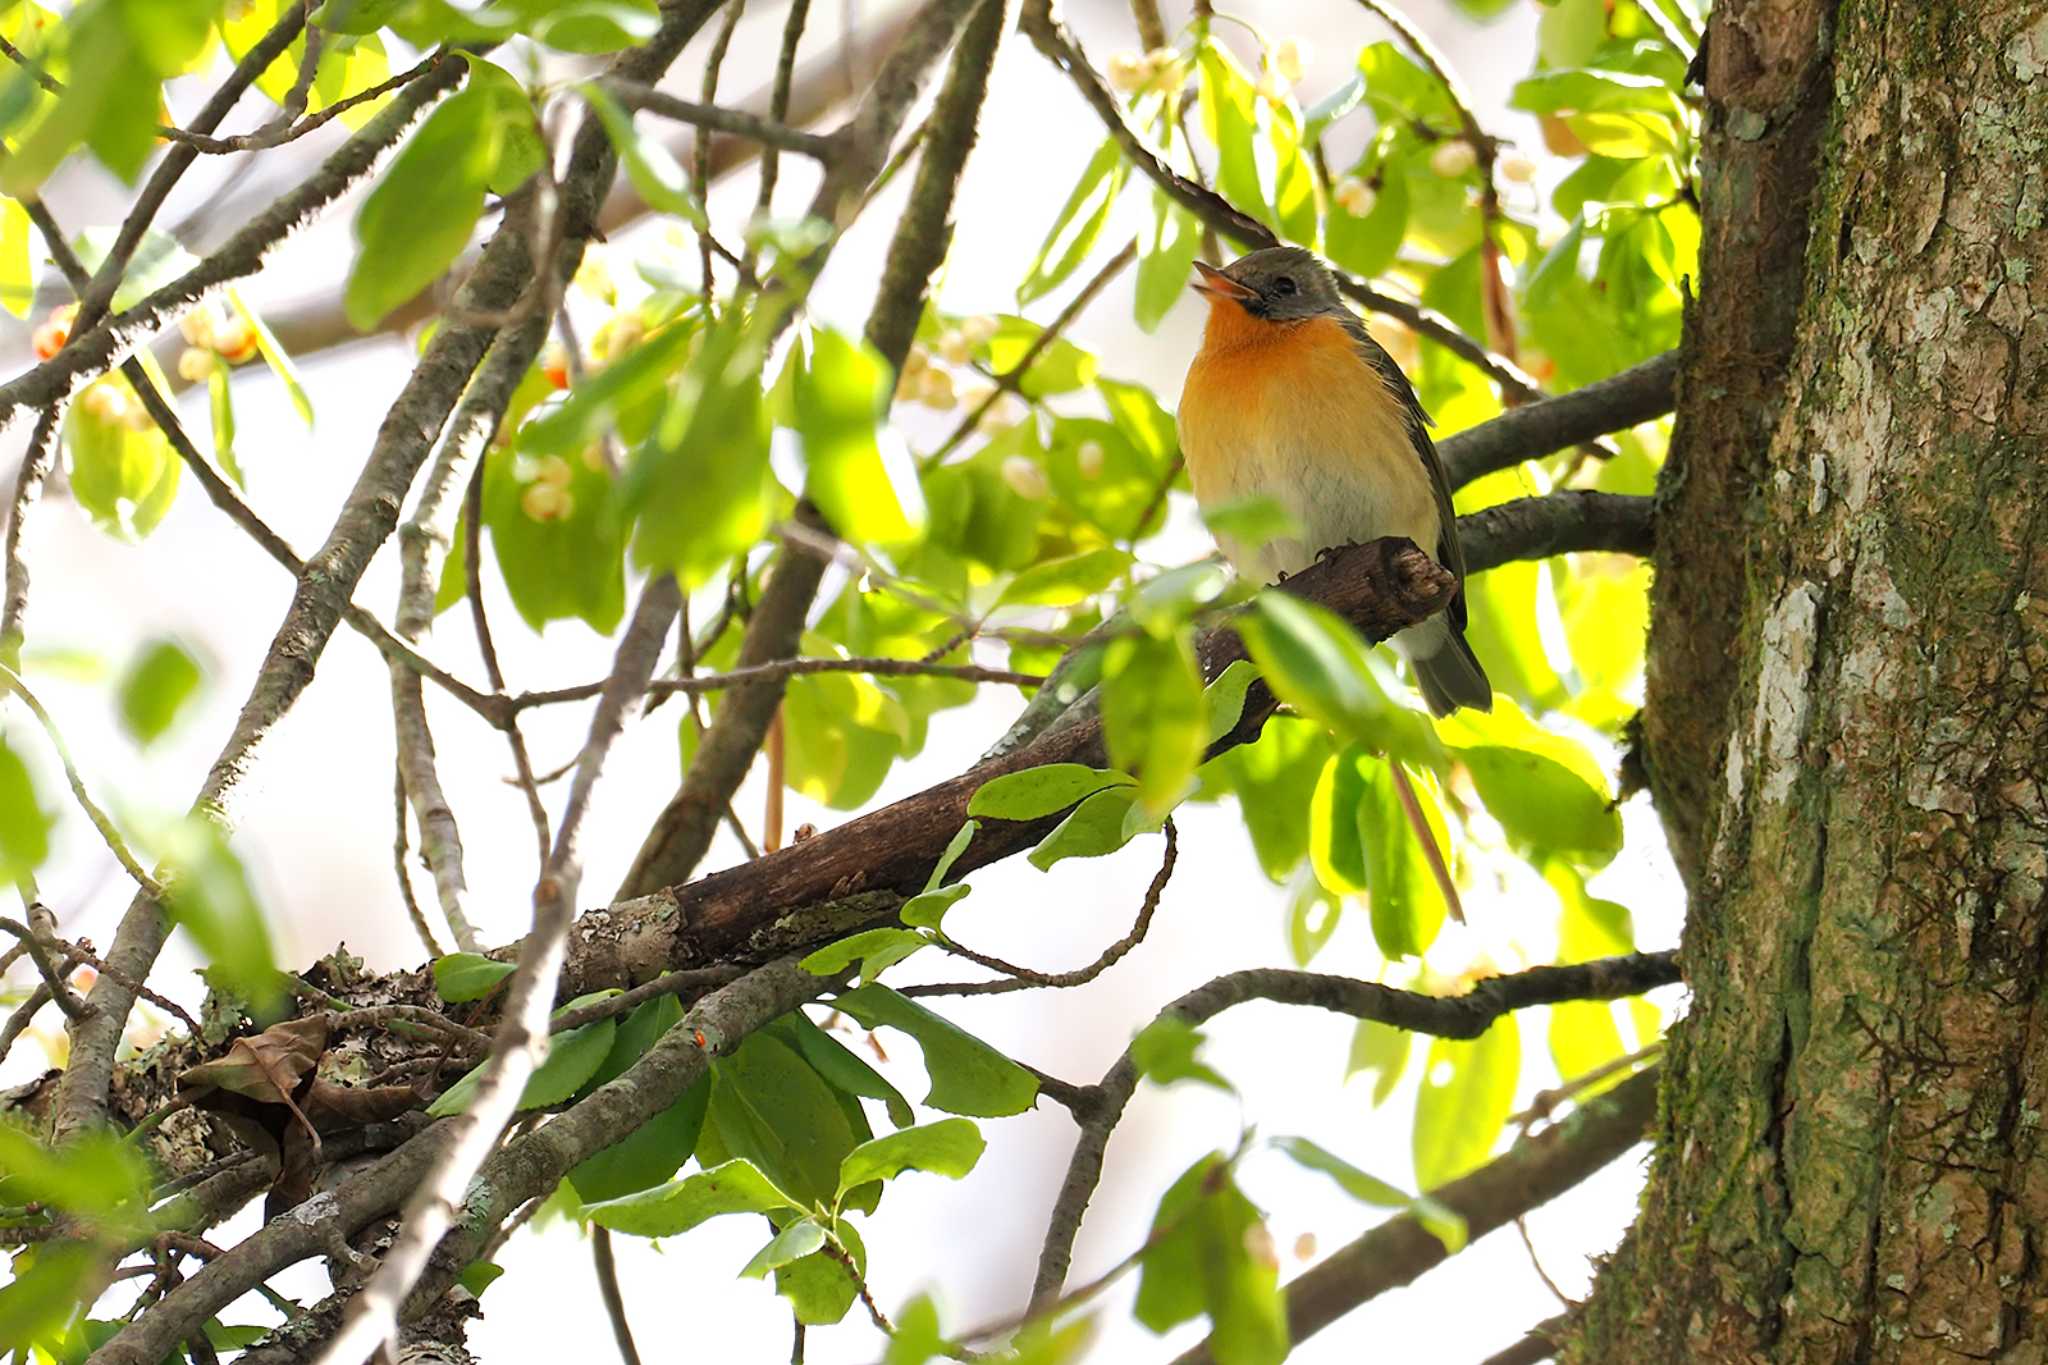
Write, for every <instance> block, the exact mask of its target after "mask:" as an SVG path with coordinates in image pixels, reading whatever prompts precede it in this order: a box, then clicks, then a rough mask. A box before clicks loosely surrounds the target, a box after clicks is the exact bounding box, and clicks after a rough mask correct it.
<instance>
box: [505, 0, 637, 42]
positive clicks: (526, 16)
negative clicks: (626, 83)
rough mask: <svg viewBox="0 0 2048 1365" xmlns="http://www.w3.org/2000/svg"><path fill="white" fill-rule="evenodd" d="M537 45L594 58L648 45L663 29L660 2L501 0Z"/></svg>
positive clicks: (635, 0) (624, 0) (634, 0)
mask: <svg viewBox="0 0 2048 1365" xmlns="http://www.w3.org/2000/svg"><path fill="white" fill-rule="evenodd" d="M501 3H505V4H506V5H507V6H508V8H510V9H512V10H513V11H514V12H516V13H517V14H518V15H519V17H520V22H521V28H522V30H523V31H524V32H525V33H526V34H527V35H528V36H529V37H531V38H532V39H533V40H534V41H535V42H538V43H543V44H545V45H546V46H548V47H551V48H554V49H555V50H556V51H558V52H575V53H579V54H585V55H591V54H596V53H603V52H616V51H618V50H619V49H620V48H622V47H631V46H632V45H633V44H635V43H644V42H646V41H647V40H648V39H649V38H652V37H653V36H654V34H655V31H656V30H657V29H659V28H660V26H661V11H660V9H659V8H658V7H657V5H656V0H566V2H565V0H501Z"/></svg>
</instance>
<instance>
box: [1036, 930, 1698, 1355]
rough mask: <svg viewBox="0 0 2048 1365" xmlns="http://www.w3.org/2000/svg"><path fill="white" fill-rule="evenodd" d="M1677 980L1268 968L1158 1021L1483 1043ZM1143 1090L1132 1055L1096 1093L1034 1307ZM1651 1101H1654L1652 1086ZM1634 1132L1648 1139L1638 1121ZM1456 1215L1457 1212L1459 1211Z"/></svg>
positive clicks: (1658, 962) (1602, 968)
mask: <svg viewBox="0 0 2048 1365" xmlns="http://www.w3.org/2000/svg"><path fill="white" fill-rule="evenodd" d="M1676 980H1678V955H1677V954H1676V953H1639V954H1637V955H1635V956H1633V957H1612V958H1604V959H1601V960H1599V961H1596V962H1585V963H1580V964H1579V965H1577V966H1573V967H1532V968H1530V969H1529V970H1528V971H1524V972H1516V973H1514V974H1513V975H1511V976H1496V977H1489V978H1488V979H1486V980H1484V981H1481V982H1479V983H1478V984H1477V985H1475V986H1474V987H1473V988H1472V989H1471V990H1470V991H1468V992H1466V993H1465V994H1464V995H1456V996H1447V997H1439V996H1429V995H1422V994H1420V993H1418V992H1415V991H1403V990H1396V989H1394V988H1393V987H1391V986H1382V985H1379V984H1378V983H1376V982H1371V981H1355V980H1352V979H1351V978H1349V977H1341V976H1325V975H1322V974H1320V973H1316V972H1297V971H1282V970H1280V969H1277V968H1263V967H1261V968H1252V969H1250V970H1247V971H1241V972H1232V973H1230V974H1229V975H1228V976H1219V977H1217V978H1216V979H1215V980H1214V981H1211V982H1209V983H1208V984H1207V985H1205V986H1198V987H1196V988H1195V989H1194V990H1192V991H1189V992H1188V993H1187V994H1186V995H1183V996H1182V997H1181V998H1180V999H1178V1000H1176V1001H1174V1002H1173V1003H1172V1004H1171V1005H1168V1006H1167V1007H1166V1008H1165V1009H1163V1010H1161V1011H1160V1018H1162V1019H1163V1018H1167V1017H1169V1016H1171V1017H1175V1018H1179V1019H1182V1020H1185V1021H1186V1022H1187V1023H1190V1024H1200V1023H1202V1022H1203V1021H1205V1020H1207V1019H1211V1018H1214V1017H1215V1016H1216V1015H1218V1014H1221V1013H1222V1012H1223V1011H1224V1010H1227V1009H1230V1008H1232V1007H1233V1006H1236V1005H1242V1004H1244V1003H1245V1002H1247V1001H1250V1000H1271V1001H1274V1002H1276V1003H1278V1004H1283V1005H1311V1006H1314V1007H1316V1008H1318V1009H1326V1010H1330V1011H1333V1012H1335V1013H1337V1014H1348V1015H1350V1016H1352V1017H1353V1018H1357V1019H1371V1020H1375V1021H1377V1022H1379V1023H1382V1024H1387V1025H1390V1026H1391V1027H1394V1028H1398V1029H1406V1030H1408V1031H1409V1032H1412V1033H1426V1034H1429V1035H1431V1036H1433V1037H1437V1038H1477V1037H1478V1036H1479V1035H1480V1034H1482V1033H1484V1032H1486V1030H1487V1029H1488V1028H1489V1027H1490V1026H1491V1025H1492V1024H1493V1021H1494V1020H1496V1019H1498V1018H1500V1016H1502V1015H1503V1014H1507V1013H1509V1012H1511V1011H1513V1010H1518V1009H1527V1008H1528V1007H1529V1006H1531V1005H1554V1004H1557V1003H1559V1002H1560V1001H1565V1000H1619V999H1623V998H1625V997H1627V996H1631V995H1640V994H1642V993H1643V992H1644V991H1647V990H1650V989H1653V988H1654V987H1657V986H1664V985H1669V984H1670V983H1672V982H1674V981H1676ZM1629 1083H1630V1084H1632V1083H1633V1082H1629ZM1137 1088H1138V1064H1137V1062H1136V1060H1135V1059H1134V1057H1133V1055H1132V1052H1131V1050H1130V1049H1129V1048H1126V1049H1125V1051H1124V1054H1123V1056H1121V1057H1119V1058H1118V1059H1117V1060H1116V1063H1115V1065H1113V1066H1111V1067H1110V1069H1109V1070H1108V1071H1107V1072H1106V1073H1104V1075H1103V1077H1102V1080H1101V1082H1100V1083H1099V1084H1098V1085H1097V1086H1096V1087H1095V1102H1094V1104H1093V1105H1092V1106H1091V1107H1090V1109H1089V1110H1088V1112H1087V1115H1086V1117H1085V1118H1083V1119H1082V1121H1081V1134H1080V1137H1079V1138H1078V1139H1077V1140H1076V1141H1075V1144H1074V1155H1073V1156H1072V1158H1070V1159H1069V1161H1068V1163H1067V1175H1066V1179H1065V1180H1064V1181H1063V1182H1062V1183H1061V1185H1060V1192H1059V1195H1058V1197H1057V1198H1056V1199H1055V1200H1054V1202H1053V1210H1052V1217H1051V1219H1050V1223H1049V1226H1048V1228H1047V1230H1046V1234H1045V1244H1044V1246H1043V1248H1041V1250H1040V1252H1039V1256H1038V1278H1037V1281H1036V1283H1035V1284H1034V1285H1033V1287H1032V1290H1031V1302H1032V1305H1033V1307H1034V1308H1036V1307H1038V1306H1041V1305H1043V1304H1047V1303H1050V1302H1052V1301H1053V1300H1054V1299H1056V1298H1058V1297H1059V1293H1060V1288H1061V1286H1063V1285H1064V1284H1065V1283H1066V1279H1067V1267H1068V1265H1069V1264H1070V1263H1071V1261H1072V1259H1073V1252H1074V1237H1075V1235H1076V1234H1078V1233H1079V1232H1080V1230H1081V1218H1082V1215H1084V1214H1085V1213H1086V1212H1087V1210H1088V1201H1089V1200H1090V1199H1092V1198H1093V1197H1094V1195H1095V1187H1096V1184H1097V1183H1098V1182H1099V1181H1100V1180H1101V1179H1102V1158H1103V1154H1104V1153H1105V1152H1106V1151H1107V1150H1108V1148H1109V1137H1110V1134H1111V1132H1112V1131H1114V1130H1115V1128H1116V1125H1117V1123H1118V1121H1119V1120H1121V1119H1122V1118H1123V1114H1124V1108H1125V1106H1126V1105H1128V1104H1129V1103H1130V1102H1131V1096H1132V1095H1133V1094H1134V1093H1136V1091H1137ZM1650 1094H1651V1095H1653V1096H1654V1094H1655V1090H1654V1085H1653V1086H1652V1089H1651V1091H1650ZM1553 1131H1556V1130H1553ZM1636 1131H1637V1132H1638V1133H1640V1131H1641V1123H1640V1122H1638V1123H1637V1126H1636ZM1546 1136H1548V1135H1547V1134H1546ZM1631 1141H1633V1139H1631ZM1470 1178H1471V1177H1467V1179H1470ZM1455 1188H1456V1184H1455V1183H1454V1184H1453V1185H1451V1186H1446V1187H1445V1189H1446V1191H1448V1190H1453V1189H1455ZM1431 1193H1433V1194H1441V1193H1443V1192H1440V1191H1432V1192H1431ZM1546 1197H1548V1196H1546ZM1538 1202H1541V1201H1538ZM1453 1207H1458V1206H1457V1205H1455V1204H1454V1205H1453ZM1460 1211H1461V1212H1462V1211H1463V1210H1462V1209H1461V1210H1460ZM1513 1216H1514V1213H1513V1212H1512V1211H1510V1212H1508V1213H1506V1214H1504V1215H1503V1216H1502V1221H1506V1219H1508V1218H1512V1217H1513ZM1397 1221H1398V1220H1397ZM1390 1226H1391V1225H1390ZM1488 1226H1493V1225H1491V1224H1489V1225H1488ZM1418 1231H1419V1225H1418ZM1480 1232H1481V1229H1480V1228H1478V1227H1476V1226H1475V1227H1474V1229H1473V1232H1472V1235H1473V1236H1474V1237H1477V1236H1479V1235H1480ZM1421 1235H1422V1237H1423V1239H1424V1240H1426V1241H1428V1242H1430V1243H1431V1244H1432V1245H1435V1246H1436V1249H1437V1252H1438V1258H1437V1259H1439V1260H1441V1259H1442V1255H1443V1247H1442V1245H1441V1244H1440V1243H1437V1242H1436V1240H1435V1238H1434V1237H1432V1236H1430V1235H1429V1234H1428V1233H1422V1234H1421ZM1339 1255H1342V1253H1339ZM1331 1259H1332V1260H1335V1259H1336V1258H1335V1257H1333V1258H1331ZM1430 1264H1435V1262H1430ZM1423 1268H1427V1267H1423ZM1416 1273H1420V1271H1419V1270H1418V1271H1417V1272H1416ZM1404 1282H1405V1281H1404ZM1333 1316H1334V1315H1333ZM1321 1325H1323V1324H1322V1323H1318V1324H1317V1326H1321ZM1303 1335H1305V1333H1299V1332H1298V1333H1297V1334H1296V1338H1295V1339H1296V1340H1297V1341H1298V1340H1300V1339H1301V1337H1302V1336H1303Z"/></svg>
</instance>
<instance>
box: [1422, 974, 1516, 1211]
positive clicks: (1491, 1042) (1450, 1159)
mask: <svg viewBox="0 0 2048 1365" xmlns="http://www.w3.org/2000/svg"><path fill="white" fill-rule="evenodd" d="M1521 1066H1522V1036H1521V1030H1520V1028H1519V1027H1518V1026H1517V1025H1516V1023H1515V1017H1514V1016H1513V1015H1511V1014H1510V1015H1503V1016H1502V1017H1501V1018H1499V1019H1496V1020H1494V1022H1493V1026H1492V1027H1491V1028H1489V1029H1487V1030H1486V1032H1485V1033H1482V1034H1480V1035H1479V1037H1477V1038H1475V1039H1472V1040H1471V1041H1469V1042H1467V1041H1463V1040H1460V1039H1454V1038H1436V1039H1432V1040H1431V1042H1430V1045H1429V1060H1428V1062H1427V1064H1426V1065H1425V1066H1424V1068H1423V1073H1422V1093H1421V1095H1420V1096H1418V1097H1417V1099H1416V1102H1415V1134H1414V1148H1415V1179H1416V1182H1417V1183H1418V1184H1419V1185H1421V1186H1422V1188H1423V1189H1424V1190H1425V1191H1427V1190H1434V1189H1437V1188H1439V1187H1441V1186H1443V1185H1445V1184H1447V1183H1449V1182H1450V1181H1453V1180H1456V1179H1457V1178H1458V1177H1459V1176H1461V1175H1465V1174H1467V1173H1469V1172H1471V1171H1474V1170H1477V1169H1478V1168H1479V1167H1480V1166H1482V1165H1484V1164H1485V1163H1486V1159H1487V1158H1488V1157H1489V1156H1490V1155H1492V1153H1493V1144H1494V1142H1495V1141H1496V1140H1497V1139H1498V1138H1499V1137H1500V1130H1501V1126H1502V1125H1503V1124H1505V1123H1506V1122H1507V1120H1508V1115H1509V1113H1511V1112H1512V1111H1513V1109H1514V1102H1515V1080H1516V1077H1517V1076H1518V1074H1519V1073H1520V1071H1521Z"/></svg>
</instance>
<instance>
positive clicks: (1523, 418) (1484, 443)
mask: <svg viewBox="0 0 2048 1365" xmlns="http://www.w3.org/2000/svg"><path fill="white" fill-rule="evenodd" d="M1677 377H1678V352H1676V351H1666V352H1665V353H1664V354H1663V355H1660V356H1657V357H1655V358H1653V359H1650V360H1645V361H1644V362H1643V363H1642V364H1640V365H1636V366H1633V367H1631V368H1629V369H1626V370H1623V371H1622V372H1621V373H1620V374H1616V375H1610V376H1608V377H1607V378H1606V379H1601V380H1597V381H1595V382H1594V383H1591V384H1588V385H1586V386H1585V387H1584V388H1580V389H1573V390H1572V391H1571V392H1570V393H1565V394H1559V395H1558V396H1557V397H1555V398H1546V399H1544V400H1543V401H1542V402H1540V403H1526V404H1524V405H1522V406H1521V407H1516V408H1509V409H1508V410H1507V411H1506V412H1504V413H1502V414H1501V415H1500V416H1498V417H1496V418H1494V419H1493V420H1492V421H1490V422H1482V423H1480V424H1479V425H1478V426H1476V427H1472V428H1470V429H1469V430H1466V431H1461V432H1459V433H1458V434H1457V435H1455V436H1451V437H1447V438H1446V439H1444V440H1442V441H1440V442H1438V443H1437V452H1438V453H1439V454H1440V455H1442V456H1443V461H1444V471H1445V472H1446V473H1447V474H1449V475H1450V478H1451V487H1453V488H1462V487H1464V486H1465V485H1466V484H1468V483H1471V482H1472V481H1473V480H1474V479H1476V478H1478V477H1480V476H1481V475H1482V474H1491V473H1493V472H1494V471H1495V470H1497V469H1512V468H1514V467H1515V466H1516V465H1518V464H1520V463H1521V462H1522V461H1524V460H1533V459H1535V458H1537V457H1538V456H1541V455H1548V454H1550V453H1551V452H1552V451H1557V450H1565V449H1569V448H1570V447H1572V446H1575V445H1578V444H1580V443H1581V442H1584V441H1590V440H1592V439H1594V438H1595V437H1598V436H1605V435H1607V434H1609V433H1610V432H1616V431H1626V430H1628V429H1629V428H1630V427H1632V426H1636V425H1638V424H1639V423H1642V422H1649V421H1653V420H1655V419H1656V418H1659V417H1662V416H1664V414H1666V413H1668V412H1670V411H1671V405H1672V403H1673V401H1675V397H1676V395H1675V393H1674V382H1675V381H1676V379H1677Z"/></svg>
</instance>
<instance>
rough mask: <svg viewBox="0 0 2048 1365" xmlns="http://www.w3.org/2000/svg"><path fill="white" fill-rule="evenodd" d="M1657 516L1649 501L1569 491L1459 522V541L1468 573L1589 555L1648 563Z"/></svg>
mask: <svg viewBox="0 0 2048 1365" xmlns="http://www.w3.org/2000/svg"><path fill="white" fill-rule="evenodd" d="M1655 510H1656V508H1655V502H1654V500H1653V499H1651V498H1648V497H1639V496H1636V495H1634V494H1629V493H1598V492H1592V491H1590V490H1586V489H1576V488H1572V489H1565V490H1564V491H1562V492H1557V493H1546V494H1544V495H1543V496H1542V497H1540V498H1516V499H1514V500H1513V501H1511V502H1503V503H1497V504H1495V505H1494V506H1492V507H1488V508H1486V509H1484V510H1483V511H1479V512H1474V513H1472V514H1471V515H1470V516H1464V517H1459V518H1458V541H1459V543H1460V544H1461V545H1463V546H1464V549H1465V570H1466V572H1467V573H1484V572H1485V571H1486V570H1488V569H1497V568H1499V567H1500V566H1501V565H1503V564H1508V563H1512V562H1514V561H1516V560H1523V559H1548V558H1549V557H1550V556H1552V555H1559V554H1566V553H1571V552H1583V551H1587V550H1606V551H1611V552H1613V553H1616V554H1627V555H1635V556H1637V557H1638V558H1648V557H1649V554H1650V548H1651V540H1652V525H1651V519H1652V516H1653V514H1654V513H1655Z"/></svg>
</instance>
